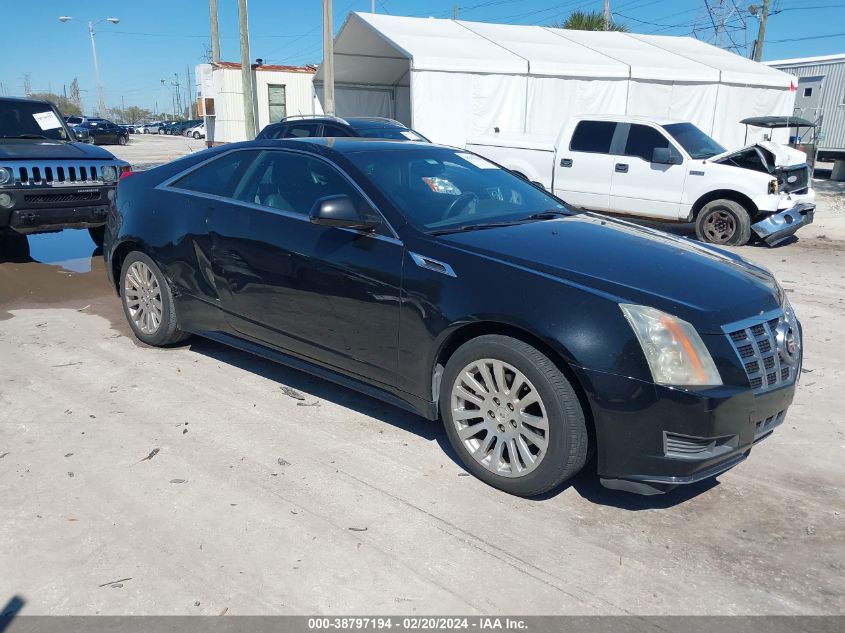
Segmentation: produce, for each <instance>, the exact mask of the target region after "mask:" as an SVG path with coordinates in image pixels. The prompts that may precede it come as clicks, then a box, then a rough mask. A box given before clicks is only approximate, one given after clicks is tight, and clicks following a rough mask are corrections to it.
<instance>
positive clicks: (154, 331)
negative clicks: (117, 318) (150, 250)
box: [120, 251, 189, 347]
mask: <svg viewBox="0 0 845 633" xmlns="http://www.w3.org/2000/svg"><path fill="white" fill-rule="evenodd" d="M120 299H121V303H122V304H123V312H124V314H126V320H127V321H129V327H131V328H132V332H133V333H134V334H135V336H137V337H138V339H140V340H141V341H143V342H144V343H146V344H147V345H154V346H156V347H163V346H166V345H172V344H173V343H178V342H179V341H182V340H184V339H186V338H188V336H189V335H188V334H186V333H185V332H182V331H181V330H179V328H178V327H177V323H178V322H177V319H176V306H175V305H174V302H173V293H172V292H171V290H170V284H168V283H167V279H166V278H165V276H164V274H163V273H162V272H161V269H160V268H159V267H158V266H157V265H156V263H155V262H154V261H153V260H152V259H151V258H150V257H149V256H148V255H146V254H145V253H142V252H141V251H132V252H131V253H129V255H127V256H126V259H125V260H123V266H122V267H121V270H120Z"/></svg>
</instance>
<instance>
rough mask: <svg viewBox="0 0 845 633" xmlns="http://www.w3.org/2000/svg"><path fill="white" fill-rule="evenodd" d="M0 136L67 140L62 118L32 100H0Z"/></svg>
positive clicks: (45, 105)
mask: <svg viewBox="0 0 845 633" xmlns="http://www.w3.org/2000/svg"><path fill="white" fill-rule="evenodd" d="M0 138H24V139H41V140H43V139H48V140H53V141H67V140H69V137H68V133H67V130H65V126H64V124H63V123H62V120H61V119H60V118H59V117H58V116H56V113H55V112H54V111H53V109H52V108H50V106H49V105H47V104H44V103H37V102H34V101H33V102H28V101H2V102H0Z"/></svg>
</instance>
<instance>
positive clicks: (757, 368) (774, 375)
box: [723, 310, 801, 393]
mask: <svg viewBox="0 0 845 633" xmlns="http://www.w3.org/2000/svg"><path fill="white" fill-rule="evenodd" d="M781 323H786V324H787V325H788V326H789V327H791V328H792V331H793V333H794V336H795V339H796V344H797V349H798V351H797V353H796V354H795V355H794V358H790V357H789V355H788V354H787V353H786V351H785V349H784V347H783V346H784V344H785V343H784V342H783V341H779V336H778V326H779V325H781ZM723 329H724V331H725V333H726V334H727V335H728V339H729V340H730V342H731V345H732V346H733V348H734V350H735V351H736V353H737V356H739V360H740V362H741V363H742V365H743V367H745V374H746V375H747V376H748V381H749V383H751V390H752V391H753V392H754V393H762V392H765V391H769V390H771V389H776V388H777V387H781V386H783V385H786V384H789V383H792V382H793V381H794V380H795V378H796V375H797V374H796V372H797V370H798V367H799V362H798V361H799V359H800V354H801V343H800V334H799V330H798V323H797V321H796V320H795V317H794V316H793V315H792V314H791V312H790V314H788V315H784V314H783V312H781V311H780V310H777V311H775V313H774V314H773V313H769V314H767V315H763V316H762V317H760V318H759V320H758V319H751V320H747V321H741V322H739V323H732V324H729V325H726V326H724V328H723Z"/></svg>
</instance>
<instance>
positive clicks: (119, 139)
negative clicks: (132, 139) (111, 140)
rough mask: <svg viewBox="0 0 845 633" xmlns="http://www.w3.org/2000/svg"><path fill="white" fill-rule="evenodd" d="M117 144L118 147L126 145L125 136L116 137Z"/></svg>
mask: <svg viewBox="0 0 845 633" xmlns="http://www.w3.org/2000/svg"><path fill="white" fill-rule="evenodd" d="M117 144H118V145H126V137H125V136H118V137H117Z"/></svg>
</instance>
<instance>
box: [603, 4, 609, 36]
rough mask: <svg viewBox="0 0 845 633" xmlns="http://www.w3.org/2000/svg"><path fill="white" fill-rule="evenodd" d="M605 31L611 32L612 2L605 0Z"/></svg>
mask: <svg viewBox="0 0 845 633" xmlns="http://www.w3.org/2000/svg"><path fill="white" fill-rule="evenodd" d="M604 30H605V31H609V30H610V0H604Z"/></svg>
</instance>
